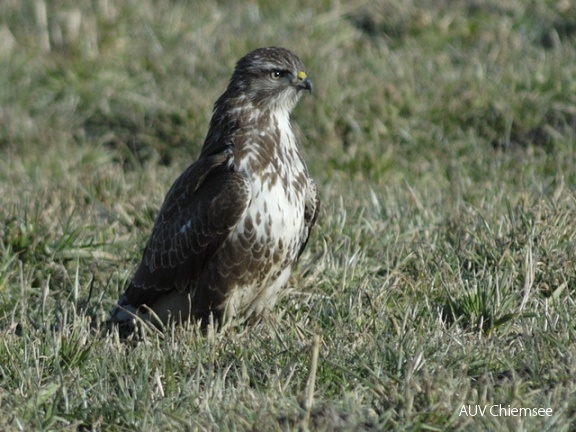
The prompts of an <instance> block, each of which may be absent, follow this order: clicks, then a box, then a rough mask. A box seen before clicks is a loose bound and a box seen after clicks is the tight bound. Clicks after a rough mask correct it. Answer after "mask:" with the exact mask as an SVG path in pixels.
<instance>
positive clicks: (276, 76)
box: [270, 70, 282, 81]
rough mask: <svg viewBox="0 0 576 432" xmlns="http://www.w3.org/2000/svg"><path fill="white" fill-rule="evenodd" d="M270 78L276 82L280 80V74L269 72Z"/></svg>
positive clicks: (278, 72)
mask: <svg viewBox="0 0 576 432" xmlns="http://www.w3.org/2000/svg"><path fill="white" fill-rule="evenodd" d="M270 78H272V79H273V80H275V81H277V80H279V79H280V78H282V72H280V71H277V70H275V71H272V72H270Z"/></svg>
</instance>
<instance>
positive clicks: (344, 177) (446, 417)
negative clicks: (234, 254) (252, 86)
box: [0, 0, 576, 431]
mask: <svg viewBox="0 0 576 432" xmlns="http://www.w3.org/2000/svg"><path fill="white" fill-rule="evenodd" d="M268 45H281V46H285V47H287V48H290V49H292V50H293V51H294V52H296V53H297V54H298V55H299V56H300V57H301V58H302V59H303V61H304V62H305V64H306V65H307V67H308V72H309V75H310V76H311V78H312V80H313V82H314V86H315V87H314V88H315V92H314V93H313V95H312V97H308V96H306V97H304V98H303V99H302V101H301V102H300V104H299V106H298V107H297V109H296V112H295V114H294V118H293V120H294V124H295V125H296V128H297V129H298V133H299V136H300V139H301V143H302V147H303V150H304V153H305V155H306V159H307V161H308V165H309V168H310V171H311V172H312V174H313V176H314V177H315V178H316V180H317V183H318V185H319V187H320V191H321V197H322V200H323V208H322V212H321V215H320V218H319V222H318V224H317V229H316V230H315V232H314V233H313V236H312V238H311V241H310V243H309V246H308V249H307V250H306V252H305V253H304V255H303V256H302V259H301V261H300V264H299V266H298V269H297V271H296V273H295V277H294V278H293V280H292V281H291V287H290V289H289V290H288V292H287V293H286V295H285V296H284V298H283V299H282V301H281V302H280V303H279V304H278V305H277V306H276V308H275V309H274V311H273V314H272V316H271V318H270V319H269V320H267V321H265V322H263V323H260V324H258V325H256V326H254V327H245V326H242V325H237V326H234V327H232V328H230V329H228V331H226V332H223V333H219V334H216V335H212V336H210V337H204V336H202V335H201V334H200V332H199V331H198V330H197V329H196V328H188V329H183V328H176V329H172V331H168V332H166V333H165V334H157V333H154V332H151V333H150V334H148V335H147V337H146V338H145V340H144V341H142V342H140V343H137V344H128V343H123V342H121V341H119V340H118V339H117V338H115V337H112V336H109V337H103V336H101V335H100V333H99V332H98V330H97V329H96V328H94V324H95V323H97V322H101V321H103V320H105V319H106V318H107V316H108V313H109V311H110V309H111V307H112V306H113V304H114V301H115V300H116V299H117V297H118V294H119V293H120V292H121V291H122V290H123V288H124V286H125V284H126V282H127V281H128V279H129V278H130V276H131V274H132V272H133V271H134V269H135V266H136V265H137V263H138V261H139V258H140V253H141V251H142V248H143V246H144V242H145V240H146V238H147V236H148V234H149V232H150V229H151V227H152V224H153V221H154V217H155V215H156V212H157V210H158V207H159V206H160V204H161V202H162V199H163V196H164V194H165V192H166V190H167V188H168V187H169V186H170V184H171V183H172V181H173V180H174V179H175V178H176V176H177V175H178V174H179V173H180V171H181V170H182V169H183V168H185V167H186V166H187V165H188V164H189V163H191V162H192V161H193V160H194V159H195V158H196V156H197V155H198V153H199V149H200V146H201V144H202V141H203V138H204V135H205V133H206V131H207V125H208V121H209V118H210V115H211V107H212V103H213V102H214V101H215V99H216V98H217V97H218V96H219V95H220V93H221V92H222V91H223V90H224V88H225V86H226V84H227V80H228V78H229V76H230V74H231V71H232V69H233V67H234V64H235V62H236V60H237V59H239V58H240V57H241V56H242V55H243V54H245V53H246V52H248V51H250V50H251V49H253V48H256V47H259V46H268ZM575 167H576V6H575V5H574V4H573V2H571V1H566V0H562V1H553V0H527V1H521V0H500V1H497V0H467V1H466V0H453V1H449V0H444V1H442V0H440V1H433V0H420V1H416V0H409V1H402V0H389V1H384V0H378V1H372V2H370V1H363V0H351V1H343V0H342V1H329V0H324V1H314V2H313V1H305V0H300V1H294V2H286V1H278V0H268V1H261V2H246V4H240V3H233V2H229V1H224V0H221V1H202V0H200V1H190V2H186V1H168V0H159V1H154V0H139V1H128V0H126V1H117V2H115V1H113V0H92V1H88V0H86V1H80V2H77V1H71V0H50V1H49V0H35V1H32V0H24V1H19V0H3V1H2V2H0V197H1V198H0V199H1V201H0V251H1V252H0V337H1V341H2V342H1V343H0V412H2V415H1V416H0V430H7V431H12V430H25V431H28V430H79V431H100V430H119V431H127V430H142V431H153V430H187V431H196V430H199V431H203V430H210V431H229V430H239V431H243V430H253V431H274V430H302V431H305V430H311V431H315V430H326V431H333V430H338V431H348V430H358V431H377V430H399V431H420V430H429V431H460V430H461V431H464V430H466V431H486V430H493V431H502V430H514V431H574V430H576V376H575V373H574V371H575V370H576V342H575V338H576V304H575V300H574V293H575V290H576V246H575V242H576V223H575V220H576V169H575ZM316 336H318V337H319V344H315V343H314V341H315V340H316V341H317V340H318V339H317V338H316ZM315 348H318V362H317V364H316V365H314V364H313V363H311V362H310V358H311V355H312V354H313V353H314V351H315ZM313 372H315V374H314V373H313ZM312 385H314V388H313V389H312V388H311V387H312ZM312 390H314V391H313V392H312ZM309 397H311V399H309ZM500 407H502V408H503V410H502V411H500ZM483 408H484V409H486V408H487V410H486V411H484V415H481V414H480V411H478V409H480V410H482V409H483ZM511 408H527V409H531V410H536V409H540V408H543V409H548V408H549V409H550V410H549V411H548V412H547V413H549V414H550V415H546V414H544V415H526V411H524V414H523V415H522V416H518V415H512V411H511ZM491 409H492V412H490V410H491ZM532 412H533V411H530V413H532ZM474 413H476V414H477V415H476V416H472V415H471V414H474Z"/></svg>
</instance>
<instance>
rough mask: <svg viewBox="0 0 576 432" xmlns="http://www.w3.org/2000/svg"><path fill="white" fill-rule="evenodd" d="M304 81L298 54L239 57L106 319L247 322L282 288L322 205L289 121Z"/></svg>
mask: <svg viewBox="0 0 576 432" xmlns="http://www.w3.org/2000/svg"><path fill="white" fill-rule="evenodd" d="M303 90H308V91H309V92H311V91H312V82H311V81H310V78H308V76H307V75H306V72H305V68H304V65H303V64H302V62H301V61H300V59H299V58H298V57H296V56H295V55H294V54H293V53H292V52H290V51H289V50H287V49H284V48H278V47H271V48H260V49H257V50H255V51H252V52H250V53H249V54H247V55H246V56H244V57H243V58H241V59H240V60H239V61H238V63H237V64H236V67H235V69H234V73H233V74H232V78H231V79H230V82H229V84H228V88H227V89H226V91H225V92H224V94H222V96H220V98H219V99H218V100H217V101H216V103H215V104H214V110H213V115H212V120H211V121H210V127H209V130H208V134H207V136H206V140H205V141H204V146H203V147H202V151H201V153H200V157H199V158H198V160H197V161H196V162H194V163H193V164H192V165H190V166H189V167H188V168H187V169H186V170H185V171H184V172H183V173H182V174H181V175H180V176H179V177H178V178H177V179H176V181H175V182H174V184H173V185H172V187H171V188H170V190H169V191H168V193H167V194H166V198H165V200H164V203H163V204H162V207H161V208H160V212H159V213H158V216H157V218H156V221H155V223H154V228H153V229H152V234H151V235H150V238H149V239H148V243H147V245H146V248H145V250H144V253H143V257H142V261H141V263H140V266H139V267H138V269H137V270H136V273H135V275H134V277H133V279H132V281H131V282H130V285H129V286H128V288H127V289H126V291H125V292H124V294H122V296H121V297H120V299H119V300H118V303H117V304H116V306H115V307H114V309H113V311H112V316H111V319H110V322H111V323H112V324H118V325H120V327H121V329H124V332H125V333H126V332H130V331H131V330H132V329H133V327H134V323H135V320H136V318H135V317H140V318H142V319H143V320H145V321H150V322H153V323H155V324H157V325H162V324H167V323H169V322H172V321H174V322H181V321H184V320H189V319H194V320H200V321H201V323H202V324H201V325H202V327H203V328H206V326H207V325H208V323H209V322H210V316H211V315H212V318H213V320H214V322H215V323H219V322H221V321H222V320H223V319H229V318H232V317H237V318H240V319H242V320H245V319H254V318H258V317H260V316H261V315H262V314H264V313H265V312H267V311H268V310H269V309H270V308H271V307H272V306H273V305H274V304H275V302H276V300H277V298H278V294H279V293H280V291H281V290H282V289H283V288H284V287H285V286H286V284H287V282H288V279H289V277H290V273H291V271H292V267H293V266H294V264H295V262H296V261H297V259H298V258H299V256H300V254H301V253H302V251H303V250H304V247H305V246H306V243H307V241H308V237H309V235H310V230H311V228H312V226H313V225H314V223H315V221H316V217H317V215H318V209H319V206H320V201H319V198H318V194H317V190H316V184H315V183H314V181H313V180H312V179H311V178H310V177H309V176H308V171H307V168H306V164H305V162H304V160H303V158H302V155H301V154H300V150H299V148H298V144H297V142H296V139H295V137H294V134H293V132H292V127H291V125H290V113H291V111H292V110H293V108H294V107H295V106H296V103H297V102H298V100H299V99H300V96H301V95H302V91H303Z"/></svg>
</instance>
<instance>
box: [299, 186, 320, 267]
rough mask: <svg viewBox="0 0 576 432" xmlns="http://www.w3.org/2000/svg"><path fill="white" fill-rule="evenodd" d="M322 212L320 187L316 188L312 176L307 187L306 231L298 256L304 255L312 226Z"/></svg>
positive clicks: (305, 204)
mask: <svg viewBox="0 0 576 432" xmlns="http://www.w3.org/2000/svg"><path fill="white" fill-rule="evenodd" d="M319 212H320V197H319V195H318V189H317V188H316V183H315V182H314V180H312V179H311V178H309V179H308V187H307V188H306V201H305V203H304V225H305V229H304V233H303V236H302V242H301V244H300V250H299V251H298V257H300V255H302V252H304V249H305V248H306V245H307V244H308V239H309V238H310V232H311V231H312V227H313V226H314V224H315V223H316V219H317V218H318V213H319Z"/></svg>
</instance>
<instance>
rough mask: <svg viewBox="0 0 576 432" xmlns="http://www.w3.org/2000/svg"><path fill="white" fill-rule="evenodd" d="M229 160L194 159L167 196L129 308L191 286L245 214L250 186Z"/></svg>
mask: <svg viewBox="0 0 576 432" xmlns="http://www.w3.org/2000/svg"><path fill="white" fill-rule="evenodd" d="M231 157H232V153H231V151H230V150H225V151H224V152H222V153H219V154H216V155H212V156H208V157H204V158H202V159H200V160H198V161H197V162H195V163H194V164H193V165H191V166H190V167H188V169H186V170H185V171H184V172H183V173H182V174H181V175H180V177H178V179H177V180H176V181H175V182H174V184H173V185H172V187H171V188H170V190H169V191H168V194H167V195H166V198H165V201H164V204H163V205H162V207H161V209H160V212H159V213H158V217H157V218H156V222H155V224H154V228H153V230H152V234H151V236H150V238H149V240H148V243H147V245H146V249H145V251H144V254H143V257H142V262H141V263H140V267H138V269H137V271H136V273H135V275H134V278H133V279H132V282H131V284H130V286H129V287H128V289H127V290H126V293H125V295H126V299H127V301H128V302H129V303H130V304H131V305H132V306H134V307H139V306H141V305H143V304H147V305H150V304H152V303H153V302H154V301H155V300H156V299H157V298H158V297H160V296H162V295H164V294H166V293H167V292H169V291H172V290H174V289H177V290H184V289H186V288H188V287H189V286H190V284H193V283H194V280H195V279H197V278H198V277H199V275H200V274H201V272H202V270H203V269H204V268H205V266H206V264H207V262H208V261H209V260H210V259H211V258H212V257H213V255H214V253H215V251H216V250H217V249H218V248H219V247H220V245H221V244H222V242H223V241H224V240H225V239H226V238H227V237H228V235H229V234H230V231H231V230H232V229H233V227H234V226H236V224H237V223H238V221H239V220H240V218H241V217H242V215H243V214H244V212H245V211H246V209H247V207H248V204H249V202H250V198H251V192H250V185H249V183H248V181H247V179H246V177H245V176H244V175H243V174H241V173H239V172H237V171H234V170H233V169H232V168H231V167H229V166H228V165H229V164H228V162H229V159H230V158H231Z"/></svg>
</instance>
